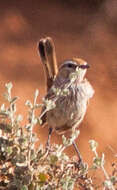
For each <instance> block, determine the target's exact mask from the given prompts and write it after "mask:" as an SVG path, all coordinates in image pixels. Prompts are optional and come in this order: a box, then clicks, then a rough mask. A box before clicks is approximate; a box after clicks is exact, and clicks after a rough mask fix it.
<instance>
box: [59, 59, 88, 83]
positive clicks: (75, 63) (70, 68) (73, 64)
mask: <svg viewBox="0 0 117 190" xmlns="http://www.w3.org/2000/svg"><path fill="white" fill-rule="evenodd" d="M88 68H89V65H88V64H87V62H86V61H84V60H83V59H80V58H73V59H71V60H67V61H64V62H63V64H62V65H60V68H59V75H60V76H61V77H62V78H65V79H66V78H69V77H70V75H71V74H72V73H74V72H75V71H76V70H77V72H78V75H77V79H78V80H79V81H82V80H83V78H84V76H85V74H86V71H87V69H88Z"/></svg>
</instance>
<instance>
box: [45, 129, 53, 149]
mask: <svg viewBox="0 0 117 190" xmlns="http://www.w3.org/2000/svg"><path fill="white" fill-rule="evenodd" d="M52 131H53V129H52V128H51V127H50V128H49V129H48V139H47V143H46V149H49V147H50V138H51V135H52Z"/></svg>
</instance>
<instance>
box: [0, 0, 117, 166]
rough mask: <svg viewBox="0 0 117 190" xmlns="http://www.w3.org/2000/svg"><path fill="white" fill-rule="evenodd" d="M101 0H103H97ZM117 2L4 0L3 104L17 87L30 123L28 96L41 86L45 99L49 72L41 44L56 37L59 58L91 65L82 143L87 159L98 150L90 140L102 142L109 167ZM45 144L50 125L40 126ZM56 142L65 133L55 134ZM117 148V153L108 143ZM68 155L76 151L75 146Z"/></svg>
mask: <svg viewBox="0 0 117 190" xmlns="http://www.w3.org/2000/svg"><path fill="white" fill-rule="evenodd" d="M98 2H99V1H98ZM116 33H117V1H116V0H111V1H102V3H99V4H98V3H96V1H94V2H93V1H91V0H90V1H87V3H85V1H82V4H81V3H80V1H75V0H74V1H70V0H69V1H57V0H55V1H53V0H52V1H43V2H42V1H41V0H38V1H36V0H35V1H31V0H28V1H2V3H0V91H1V93H0V94H1V95H0V103H2V101H3V96H2V94H3V92H4V90H5V89H4V85H5V83H7V82H9V81H11V82H12V83H13V85H14V88H13V95H17V96H19V97H20V100H19V103H18V110H19V112H20V113H21V114H22V115H24V123H25V122H26V114H27V109H26V108H25V106H24V104H25V101H26V100H27V99H30V100H33V94H34V92H35V89H39V91H40V96H39V98H38V101H41V99H42V97H43V96H44V93H45V80H44V72H43V68H42V65H41V62H40V58H39V56H38V53H37V42H38V41H39V39H40V38H42V37H44V36H51V37H52V38H53V40H54V42H55V45H56V52H57V58H58V61H59V62H61V61H62V60H64V59H68V58H72V57H81V58H84V59H85V60H87V62H88V63H89V64H90V65H91V69H90V70H89V71H88V73H87V78H88V79H89V81H90V82H91V84H92V85H93V87H94V89H95V96H94V98H93V99H92V100H91V101H90V104H89V106H88V110H87V114H86V117H85V119H84V121H83V123H82V124H81V127H80V132H81V133H80V136H79V138H78V139H77V144H78V146H79V149H80V151H81V153H82V156H83V158H84V160H85V161H87V162H90V161H91V160H92V156H93V154H92V153H91V151H90V149H89V144H88V141H89V139H95V140H96V141H98V142H99V145H100V146H99V152H104V153H105V156H106V160H108V162H107V167H109V168H110V167H111V161H112V160H115V159H116V158H115V153H116V152H117V130H116V127H117V116H116V112H117V111H116V110H117V98H116V90H117V35H116ZM36 131H37V134H38V136H39V138H40V141H42V142H43V143H45V141H46V139H47V129H46V128H44V129H40V127H39V126H37V127H36ZM52 142H56V143H60V142H61V137H58V136H56V134H53V137H52ZM110 146H111V147H112V148H113V149H114V152H112V150H111V149H110V148H109V147H110ZM67 151H68V153H69V155H71V154H72V155H73V154H75V152H74V150H73V148H72V147H70V148H69V149H68V150H67Z"/></svg>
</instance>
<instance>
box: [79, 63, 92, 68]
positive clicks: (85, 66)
mask: <svg viewBox="0 0 117 190" xmlns="http://www.w3.org/2000/svg"><path fill="white" fill-rule="evenodd" d="M79 68H81V69H88V68H90V66H89V64H86V65H80V66H79Z"/></svg>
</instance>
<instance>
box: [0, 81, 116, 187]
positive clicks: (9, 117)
mask: <svg viewBox="0 0 117 190" xmlns="http://www.w3.org/2000/svg"><path fill="white" fill-rule="evenodd" d="M5 87H6V92H5V94H4V96H5V98H6V100H7V102H6V103H5V104H2V105H1V107H0V189H2V190H4V189H5V190H72V189H74V187H77V189H81V190H82V189H85V190H92V189H95V186H94V185H93V182H92V177H91V176H90V175H89V170H90V169H89V168H88V165H87V164H86V163H85V164H84V166H82V167H80V164H79V163H78V160H77V158H76V157H72V158H69V156H68V155H66V154H65V152H64V150H65V149H66V148H67V147H69V146H70V145H71V144H72V142H73V141H74V140H75V138H77V136H78V135H79V131H74V132H73V133H72V135H71V137H70V138H68V139H67V138H66V137H65V136H63V137H62V139H63V144H59V145H58V144H51V146H50V148H49V149H47V148H46V147H45V146H44V145H43V144H42V143H41V142H40V145H39V146H38V147H37V148H35V143H36V142H37V140H39V139H37V137H36V134H35V133H34V132H33V129H34V127H35V125H38V127H40V126H39V123H38V122H39V118H38V115H37V114H36V110H37V109H39V108H40V107H42V106H43V104H38V103H37V97H38V94H39V92H38V90H36V92H35V95H34V100H33V102H31V101H29V100H27V101H26V106H27V108H28V114H27V118H28V119H27V123H26V124H25V126H22V119H23V117H22V116H21V115H20V114H17V112H16V111H17V105H16V103H17V100H18V99H19V98H18V97H12V93H11V92H12V83H8V84H6V85H5ZM44 105H47V110H48V109H53V108H54V107H55V106H56V105H55V102H48V101H47V100H46V101H45V102H44ZM95 144H96V142H90V146H91V149H92V151H95V153H96V147H94V146H95ZM96 159H97V160H96ZM102 160H103V161H104V159H102V158H100V159H98V156H97V155H96V157H95V159H94V162H93V167H94V165H95V166H96V167H94V169H97V168H99V167H102V166H103V165H102ZM97 163H98V164H97ZM97 166H98V167H97ZM93 167H92V168H93ZM102 169H103V171H104V168H102ZM116 174H117V172H116V167H115V169H114V174H113V175H112V176H111V178H108V179H107V176H106V179H105V182H104V183H103V184H104V187H106V188H108V189H109V188H110V189H112V187H114V185H116Z"/></svg>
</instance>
